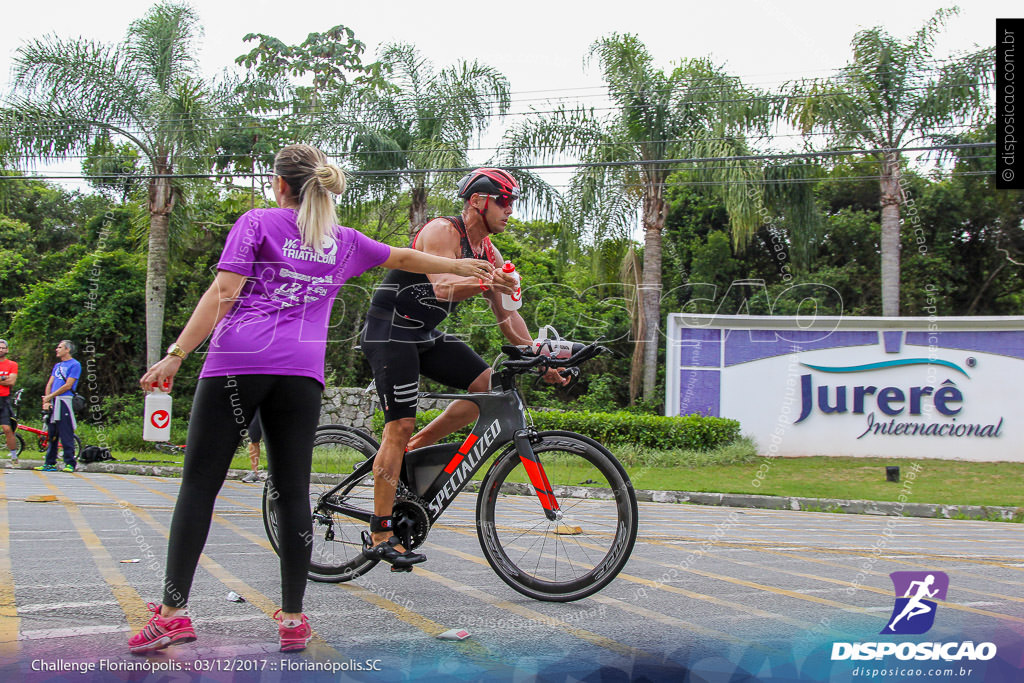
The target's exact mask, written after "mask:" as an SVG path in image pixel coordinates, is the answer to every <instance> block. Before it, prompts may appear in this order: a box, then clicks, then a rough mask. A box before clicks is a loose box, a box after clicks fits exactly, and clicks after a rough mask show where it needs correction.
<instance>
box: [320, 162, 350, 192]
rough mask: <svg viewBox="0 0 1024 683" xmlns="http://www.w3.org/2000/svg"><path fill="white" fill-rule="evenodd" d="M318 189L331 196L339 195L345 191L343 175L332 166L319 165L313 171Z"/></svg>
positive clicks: (338, 169)
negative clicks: (322, 189)
mask: <svg viewBox="0 0 1024 683" xmlns="http://www.w3.org/2000/svg"><path fill="white" fill-rule="evenodd" d="M313 174H314V175H315V176H316V179H317V182H318V183H320V187H322V188H324V189H325V190H327V191H328V192H331V193H333V194H341V193H343V192H344V191H345V173H344V172H343V171H342V170H341V169H340V168H338V167H337V166H335V165H334V164H321V165H319V166H317V167H316V169H314V171H313Z"/></svg>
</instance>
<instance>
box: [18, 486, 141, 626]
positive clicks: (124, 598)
mask: <svg viewBox="0 0 1024 683" xmlns="http://www.w3.org/2000/svg"><path fill="white" fill-rule="evenodd" d="M34 474H35V475H36V476H37V477H39V479H40V481H42V482H43V484H44V485H45V486H46V488H48V489H50V491H51V492H53V493H54V494H55V495H56V496H57V497H58V500H59V501H60V502H61V503H62V504H63V505H64V509H65V510H66V511H67V513H68V517H69V518H70V519H71V524H72V525H73V526H74V527H75V530H76V531H78V535H79V536H81V538H82V541H83V542H84V543H85V547H86V548H87V549H88V550H89V554H90V555H92V559H93V562H95V563H96V568H97V569H99V571H100V575H101V576H103V580H104V581H106V582H107V585H108V586H110V590H111V592H112V593H113V594H114V598H115V599H116V600H117V603H118V605H120V607H121V611H122V612H124V615H125V618H126V619H127V620H128V627H129V629H131V631H132V632H135V631H138V630H140V629H141V628H142V627H143V626H145V625H146V622H147V621H149V619H148V617H143V616H141V615H140V614H139V611H138V607H139V603H142V602H143V600H142V596H140V595H139V593H138V592H137V591H136V590H135V588H133V587H132V586H131V584H129V583H128V579H127V578H125V576H124V574H122V573H121V570H120V569H118V568H117V563H116V562H114V559H113V558H112V557H110V553H108V552H107V549H106V548H105V547H104V546H103V542H102V541H100V539H99V537H98V536H97V535H96V534H95V533H94V532H93V530H92V527H90V526H89V523H88V522H87V521H86V520H85V516H84V515H83V514H82V511H81V510H79V509H78V504H77V503H75V502H74V501H73V500H71V499H69V498H66V497H64V496H62V494H61V490H60V489H59V488H57V487H56V486H54V485H53V484H51V483H50V481H49V480H48V479H47V477H46V475H45V474H43V473H42V472H34ZM72 476H74V477H76V478H78V479H80V480H84V481H89V477H83V476H82V475H80V474H76V475H72Z"/></svg>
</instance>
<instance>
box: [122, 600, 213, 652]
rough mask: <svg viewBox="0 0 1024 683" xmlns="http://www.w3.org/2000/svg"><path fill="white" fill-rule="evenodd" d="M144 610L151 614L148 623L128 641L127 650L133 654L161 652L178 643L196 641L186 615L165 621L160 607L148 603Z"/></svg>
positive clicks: (180, 614)
mask: <svg viewBox="0 0 1024 683" xmlns="http://www.w3.org/2000/svg"><path fill="white" fill-rule="evenodd" d="M146 608H147V609H148V610H149V611H150V612H152V613H153V616H152V617H150V619H149V623H147V624H146V625H145V626H143V627H142V630H141V631H139V632H138V633H136V634H135V635H134V636H132V637H131V639H130V640H129V641H128V648H129V649H130V650H131V651H132V652H133V653H135V654H142V653H145V652H153V651H154V650H162V649H163V648H165V647H167V646H168V645H177V644H178V643H191V642H192V641H193V640H195V639H196V632H195V630H193V628H192V620H191V619H190V618H189V617H188V615H187V614H182V613H179V614H178V615H177V616H174V617H171V618H170V619H165V618H164V617H162V616H160V605H157V604H155V603H152V602H151V603H149V604H148V605H146Z"/></svg>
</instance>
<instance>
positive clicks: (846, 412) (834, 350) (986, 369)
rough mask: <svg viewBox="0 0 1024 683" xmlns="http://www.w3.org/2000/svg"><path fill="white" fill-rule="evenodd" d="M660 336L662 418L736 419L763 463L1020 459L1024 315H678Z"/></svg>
mask: <svg viewBox="0 0 1024 683" xmlns="http://www.w3.org/2000/svg"><path fill="white" fill-rule="evenodd" d="M801 323H802V325H803V326H802V327H801ZM667 334H668V349H667V363H668V367H667V378H668V381H667V382H666V398H665V414H666V415H686V414H691V413H700V414H704V415H716V416H720V417H728V418H733V419H736V420H739V422H740V426H741V429H742V432H743V433H744V434H748V435H750V436H752V437H753V438H754V439H755V440H756V441H757V444H758V450H759V452H760V453H762V454H770V455H784V456H785V455H791V456H795V455H853V456H886V457H891V456H894V457H926V458H927V457H930V458H958V459H965V460H987V461H991V460H1017V461H1022V460H1024V430H1022V429H1021V427H1022V425H1024V318H1017V317H1014V318H849V317H846V318H820V319H816V320H815V321H814V322H813V324H810V325H808V323H807V321H806V320H799V319H796V318H783V317H774V316H701V315H683V314H673V315H670V316H669V319H668V326H667Z"/></svg>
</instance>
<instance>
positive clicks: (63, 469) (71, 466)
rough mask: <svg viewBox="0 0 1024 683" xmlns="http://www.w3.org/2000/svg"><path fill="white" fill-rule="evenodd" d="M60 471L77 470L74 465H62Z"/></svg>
mask: <svg viewBox="0 0 1024 683" xmlns="http://www.w3.org/2000/svg"><path fill="white" fill-rule="evenodd" d="M60 471H61V472H74V471H75V467H74V465H64V467H62V468H61V470H60Z"/></svg>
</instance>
